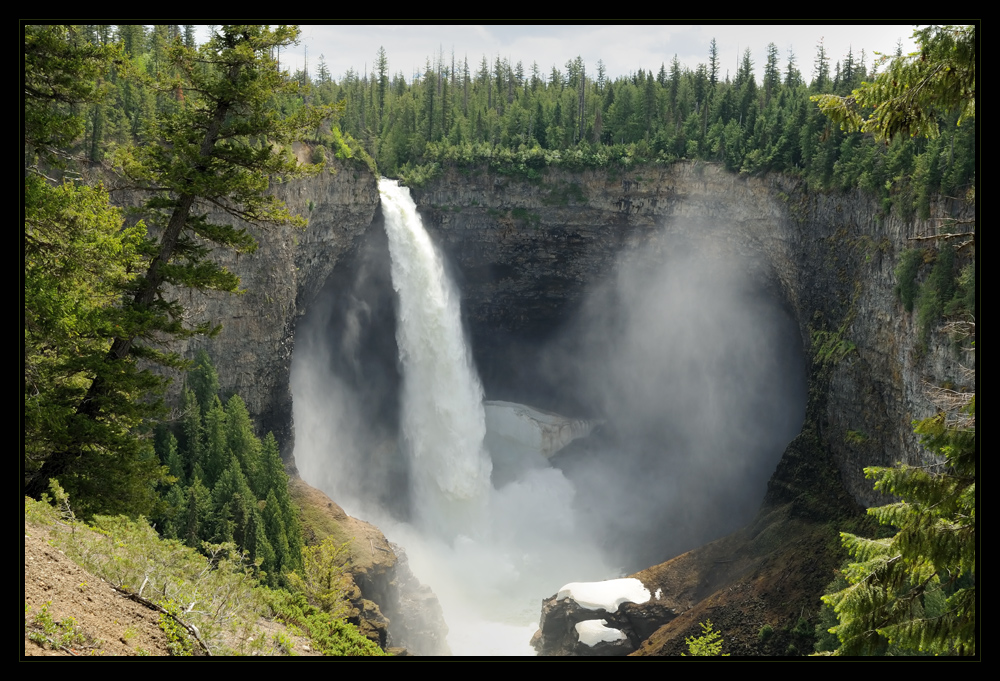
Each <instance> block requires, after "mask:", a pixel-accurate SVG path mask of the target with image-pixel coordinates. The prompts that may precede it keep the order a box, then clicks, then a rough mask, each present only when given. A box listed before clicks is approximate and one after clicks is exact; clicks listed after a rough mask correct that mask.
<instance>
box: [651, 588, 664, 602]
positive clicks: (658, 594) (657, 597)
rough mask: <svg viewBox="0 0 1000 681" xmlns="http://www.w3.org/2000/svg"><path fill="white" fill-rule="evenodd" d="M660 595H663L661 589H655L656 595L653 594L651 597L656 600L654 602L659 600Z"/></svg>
mask: <svg viewBox="0 0 1000 681" xmlns="http://www.w3.org/2000/svg"><path fill="white" fill-rule="evenodd" d="M662 594H663V589H657V590H656V593H655V594H653V596H654V598H656V600H660V596H661V595H662Z"/></svg>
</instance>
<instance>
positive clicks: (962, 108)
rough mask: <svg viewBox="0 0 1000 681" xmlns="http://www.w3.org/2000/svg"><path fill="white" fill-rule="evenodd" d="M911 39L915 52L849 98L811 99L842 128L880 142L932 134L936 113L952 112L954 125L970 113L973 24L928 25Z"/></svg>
mask: <svg viewBox="0 0 1000 681" xmlns="http://www.w3.org/2000/svg"><path fill="white" fill-rule="evenodd" d="M913 37H914V38H915V39H916V40H917V42H918V43H919V45H920V51H919V52H916V53H914V54H911V55H907V56H902V55H900V56H899V57H898V58H896V59H892V60H891V61H890V62H889V66H888V68H887V69H886V70H885V71H883V72H882V73H880V74H879V75H878V76H877V77H876V78H875V79H874V80H873V81H872V82H870V83H865V84H863V85H862V86H861V87H860V88H858V89H856V90H854V92H853V93H852V94H851V96H849V97H838V96H836V95H817V96H815V97H814V98H813V100H814V101H816V102H818V103H819V106H820V108H821V109H822V110H823V112H824V113H825V114H827V115H828V116H830V117H832V118H834V119H835V120H836V121H838V122H839V123H840V124H841V127H842V128H843V129H845V130H848V131H857V130H861V131H863V132H871V133H873V134H874V135H875V136H876V137H877V138H878V139H881V140H888V139H890V138H892V137H894V136H896V135H906V136H910V137H912V136H914V135H922V136H925V137H937V135H938V134H939V128H938V118H939V113H940V112H941V111H948V110H953V109H954V110H957V111H958V112H959V116H958V120H957V124H958V125H961V123H962V121H963V120H965V119H966V118H970V117H973V116H975V113H976V55H977V52H976V30H975V27H973V26H965V27H955V26H931V27H928V28H925V29H921V30H918V31H915V32H914V34H913ZM821 47H822V45H821ZM868 110H871V113H870V114H867V115H866V112H867V111H868Z"/></svg>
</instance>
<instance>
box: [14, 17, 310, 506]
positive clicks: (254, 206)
mask: <svg viewBox="0 0 1000 681" xmlns="http://www.w3.org/2000/svg"><path fill="white" fill-rule="evenodd" d="M158 28H159V27H158ZM27 35H28V36H30V35H31V34H30V33H29V34H27ZM34 35H35V37H36V38H37V40H34V41H29V40H28V38H27V37H26V42H25V52H26V57H27V56H29V55H42V56H39V57H37V58H33V60H28V61H29V63H36V64H43V65H44V64H45V63H46V59H45V54H46V52H45V49H43V48H44V47H47V46H50V45H55V46H56V47H58V46H59V42H58V40H55V39H52V36H51V34H49V33H47V32H44V31H38V32H35V34H34ZM297 36H298V30H297V29H295V28H291V27H285V26H282V27H278V28H276V29H274V30H272V29H270V28H268V27H264V26H223V27H222V28H221V29H220V31H219V32H218V33H216V34H215V35H214V36H213V37H212V39H211V40H210V41H209V42H208V43H207V44H206V45H203V46H202V47H201V48H200V49H198V50H195V49H193V48H190V47H187V46H185V45H183V43H182V42H181V41H179V40H178V41H176V42H175V43H173V44H172V45H163V46H160V42H159V38H158V37H162V36H160V32H158V33H156V34H155V35H154V45H156V46H160V47H162V49H163V55H161V56H162V59H163V60H165V61H167V62H169V66H170V68H169V69H164V71H165V72H172V73H173V74H176V75H175V76H174V77H172V79H171V80H169V81H168V82H167V83H165V85H166V86H168V88H169V91H170V92H172V93H174V94H175V95H177V94H178V93H179V96H178V101H177V102H176V103H175V106H173V107H172V109H171V110H168V111H167V112H166V113H163V114H161V115H160V116H159V117H158V118H157V119H155V120H154V121H150V122H149V127H148V129H147V130H146V131H145V133H144V136H145V137H146V138H147V139H148V140H149V142H148V143H147V144H144V145H142V146H140V147H132V148H126V149H123V150H122V151H121V153H120V154H119V156H118V157H117V159H116V163H117V165H118V167H119V168H120V170H121V171H122V173H123V174H124V175H125V177H126V178H128V180H129V181H130V182H131V183H132V184H133V186H134V188H135V189H137V190H140V191H146V192H148V193H149V194H150V196H151V198H150V199H149V200H148V201H147V202H146V204H145V212H146V215H145V219H146V221H147V224H148V225H150V226H153V227H155V228H156V231H155V232H154V233H157V234H158V235H159V236H158V238H157V239H156V240H155V241H150V242H149V244H148V247H149V250H150V253H151V254H152V257H151V260H150V262H149V265H148V267H147V268H146V271H145V275H144V276H143V277H142V278H141V280H140V281H139V282H138V284H136V285H135V286H134V288H133V290H134V294H133V295H132V296H131V297H130V299H129V300H128V301H127V302H126V304H125V305H124V306H123V308H122V310H123V315H122V319H121V320H120V323H119V324H117V325H116V327H115V329H114V331H113V332H112V333H111V334H109V340H110V346H111V347H110V350H109V351H107V352H106V353H105V354H104V356H103V359H98V358H95V361H94V362H93V363H92V364H93V366H92V367H90V371H91V376H92V378H91V380H90V385H89V388H88V390H87V394H86V396H85V397H84V398H83V399H82V400H81V401H80V402H79V404H78V406H77V408H76V412H75V417H76V420H77V421H78V422H79V423H78V427H77V428H76V429H75V432H76V433H78V434H79V436H80V437H81V438H83V441H77V442H74V443H70V445H69V446H66V447H62V448H59V449H58V450H57V451H53V452H52V453H50V454H49V455H48V456H47V457H46V459H45V461H44V463H43V464H42V466H41V467H40V468H39V469H38V470H36V471H35V472H34V474H33V475H32V476H31V478H30V479H29V480H28V481H27V484H26V485H25V493H26V494H28V495H30V496H33V497H38V496H40V495H41V493H42V492H43V491H44V490H45V489H46V488H47V485H48V480H49V479H50V478H52V477H55V476H61V475H63V474H64V473H71V474H75V475H78V476H81V475H87V476H92V475H101V474H102V471H103V474H104V475H107V474H108V473H109V472H110V470H112V467H111V466H108V465H107V464H102V463H101V458H102V457H106V456H119V457H120V456H124V457H126V458H128V457H131V458H132V459H135V460H138V459H139V458H141V457H140V449H141V442H140V441H139V440H138V439H136V438H135V435H134V427H135V425H136V424H135V418H137V417H138V418H140V419H141V418H143V417H145V416H147V415H148V413H149V410H148V409H146V410H145V411H143V409H141V405H143V404H148V402H147V401H146V399H145V398H144V396H146V395H148V394H149V393H150V391H152V390H154V389H156V388H158V387H160V386H162V380H161V379H160V378H159V377H158V376H157V375H155V374H153V373H152V372H150V371H149V370H140V369H139V367H138V365H137V364H136V360H138V359H147V360H154V361H158V362H160V363H162V364H164V365H166V366H173V367H179V366H181V365H182V362H181V361H180V358H179V357H177V356H175V355H171V354H169V353H164V352H162V351H160V350H157V349H155V348H154V347H152V346H151V345H147V344H145V343H143V341H144V340H145V339H148V338H151V337H154V336H156V335H158V334H164V333H166V334H170V335H173V336H175V337H177V336H179V337H184V336H189V335H191V334H192V333H203V332H209V331H211V326H210V325H208V324H204V325H200V326H199V327H197V328H194V329H191V328H186V327H185V326H184V325H183V322H182V319H183V309H182V307H181V305H180V304H179V303H178V302H177V301H172V300H170V299H169V296H166V295H164V293H165V287H166V286H167V285H175V286H186V287H192V288H197V289H217V290H224V291H233V290H235V289H236V288H237V285H238V279H237V278H236V276H235V275H233V274H232V273H231V272H229V271H227V270H225V269H224V268H222V267H219V266H217V265H215V264H213V263H212V262H211V261H209V260H208V259H207V255H208V253H209V250H210V248H209V246H210V245H218V246H223V247H229V248H234V249H236V250H239V251H245V252H249V251H252V250H253V249H254V247H255V245H256V243H255V241H254V239H253V237H252V236H250V235H249V234H248V233H247V232H246V231H245V230H244V229H239V228H235V227H233V226H231V225H228V224H216V223H212V222H210V221H209V220H208V219H207V210H208V208H209V207H215V208H219V209H222V210H223V211H225V212H226V213H228V214H230V215H232V216H233V217H235V218H238V219H241V220H244V221H247V222H251V223H258V224H287V223H292V224H304V220H302V219H301V218H296V217H295V216H293V215H292V214H291V213H289V211H288V210H287V209H286V208H285V207H284V205H283V204H281V202H280V201H278V200H277V199H275V198H274V197H273V196H268V195H267V194H266V190H267V188H268V182H269V178H270V177H271V176H275V175H277V176H283V177H290V176H294V175H296V174H300V173H301V172H303V171H304V170H305V169H304V168H302V167H300V166H299V165H298V164H297V162H296V161H295V159H294V158H293V157H291V156H290V155H287V154H286V152H285V151H284V150H283V149H282V147H281V145H287V144H289V143H290V142H291V141H293V140H294V139H296V138H297V137H298V136H300V135H302V134H304V133H305V132H306V131H308V130H311V129H315V127H316V123H317V119H318V118H319V117H321V116H322V115H323V114H324V112H321V111H320V112H317V111H313V110H311V109H309V108H303V109H302V110H301V111H300V113H299V114H298V115H297V116H295V117H293V118H285V119H281V118H279V117H278V115H277V112H275V111H274V110H273V109H272V108H271V102H272V101H273V98H274V97H275V96H276V95H281V94H283V93H289V92H292V91H293V90H294V89H295V88H296V87H297V86H296V85H295V84H294V83H290V82H289V81H288V80H287V79H286V78H285V77H284V76H283V75H282V74H281V73H280V72H279V71H278V68H277V65H276V64H275V63H274V61H273V60H272V59H271V52H272V50H273V49H274V48H275V47H279V46H284V45H288V44H291V43H292V42H294V41H295V40H296V38H297ZM43 38H44V39H45V40H43ZM158 49H159V48H158ZM49 61H51V59H50V60H49ZM83 63H84V64H85V65H86V64H88V63H89V62H88V61H86V60H84V62H83ZM83 68H84V67H83V66H81V67H79V68H78V69H77V71H80V72H84V73H86V72H85V71H82V70H83ZM36 71H37V69H36ZM26 72H27V73H26V75H28V73H31V71H29V70H28V69H27V68H26ZM36 80H44V79H29V81H28V82H29V83H31V84H32V88H33V91H36V92H38V97H37V99H38V100H39V101H41V102H44V101H45V99H46V98H48V99H49V100H53V98H54V97H55V94H54V93H53V92H52V91H45V90H44V89H43V88H42V87H41V85H39V86H38V87H35V85H34V83H35V81H36ZM67 87H68V86H67ZM26 91H27V90H26ZM68 92H69V95H67V96H68V97H72V96H75V95H74V93H75V90H72V89H70V90H69V91H68ZM56 94H57V93H56ZM57 99H58V98H56V100H57ZM53 101H55V100H53ZM34 111H35V110H33V109H31V110H29V111H27V112H26V118H28V119H29V121H33V123H32V125H30V126H28V129H29V130H32V129H34V130H36V132H35V133H33V134H32V139H31V140H29V139H28V138H27V137H26V147H27V146H29V142H30V148H31V149H32V150H36V151H37V150H38V149H42V148H45V147H46V146H49V145H53V144H55V143H58V142H60V141H61V138H59V137H54V134H55V133H53V132H51V131H52V130H53V129H54V128H53V126H52V125H50V124H48V123H46V121H47V120H49V119H46V118H44V116H42V115H41V114H35V112H34ZM52 120H55V119H52ZM56 127H58V126H56ZM137 410H138V413H137ZM121 414H127V415H132V418H126V419H120V418H117V417H118V416H119V415H121ZM130 438H132V439H131V441H130ZM83 469H86V471H87V472H86V473H85V474H84V473H83V472H82V471H83Z"/></svg>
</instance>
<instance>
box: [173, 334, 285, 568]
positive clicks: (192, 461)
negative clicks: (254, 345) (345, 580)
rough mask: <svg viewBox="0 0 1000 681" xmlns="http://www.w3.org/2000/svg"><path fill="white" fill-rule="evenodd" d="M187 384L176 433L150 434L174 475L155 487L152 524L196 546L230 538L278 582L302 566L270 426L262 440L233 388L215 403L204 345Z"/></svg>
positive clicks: (215, 382)
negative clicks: (157, 504)
mask: <svg viewBox="0 0 1000 681" xmlns="http://www.w3.org/2000/svg"><path fill="white" fill-rule="evenodd" d="M187 385H188V386H189V389H188V390H186V391H185V412H186V413H185V415H184V419H183V423H182V425H181V428H179V429H177V430H178V435H180V436H181V438H177V437H175V436H174V435H173V433H172V432H170V431H169V430H167V429H164V430H163V433H164V434H161V436H160V437H158V438H157V443H156V450H157V453H158V455H159V458H160V461H161V462H162V463H163V464H164V465H167V466H169V467H170V470H171V473H172V475H174V477H175V478H176V480H175V481H174V482H173V484H169V485H164V486H163V488H162V504H161V510H160V512H159V514H158V515H157V516H155V517H154V519H155V520H156V523H157V526H159V527H160V528H162V530H161V531H162V533H163V535H164V536H165V537H168V538H172V539H180V540H182V541H183V542H184V543H186V544H187V545H188V546H190V547H191V548H195V549H197V548H200V547H201V546H202V545H203V542H209V543H219V542H227V541H232V542H234V543H235V544H236V545H237V546H239V547H240V549H241V550H243V551H246V552H247V555H248V557H249V559H250V561H251V563H253V564H254V566H255V569H256V570H257V572H256V575H257V577H258V578H259V579H260V580H262V581H264V582H266V583H267V584H269V585H271V586H279V585H284V584H286V579H287V577H286V573H288V572H291V571H293V570H298V569H301V567H302V532H301V523H300V522H299V518H298V512H297V509H296V508H295V506H294V504H293V503H292V500H291V497H290V495H289V492H288V475H287V474H286V473H285V468H284V463H283V462H282V460H281V455H280V453H279V451H278V443H277V440H275V438H274V435H273V434H271V433H268V434H267V436H266V437H265V438H264V440H263V441H262V440H260V438H258V437H257V436H256V434H255V432H254V430H255V428H254V424H253V422H252V421H251V420H250V416H249V414H248V413H247V409H246V405H245V404H244V403H243V400H242V399H241V398H240V397H239V395H233V396H232V397H230V398H229V400H228V401H227V403H226V405H225V406H223V405H222V403H221V401H220V400H219V395H218V390H219V380H218V376H217V374H216V371H215V367H214V366H212V362H211V360H210V358H209V357H208V355H207V354H206V353H205V352H203V351H202V352H199V353H198V355H197V358H196V359H195V363H194V366H193V367H192V369H191V370H190V371H189V372H188V374H187ZM202 424H204V425H202Z"/></svg>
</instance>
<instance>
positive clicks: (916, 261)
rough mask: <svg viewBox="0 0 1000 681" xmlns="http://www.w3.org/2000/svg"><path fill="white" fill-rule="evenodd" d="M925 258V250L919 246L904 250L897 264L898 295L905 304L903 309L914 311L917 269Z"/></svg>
mask: <svg viewBox="0 0 1000 681" xmlns="http://www.w3.org/2000/svg"><path fill="white" fill-rule="evenodd" d="M923 260H924V252H923V251H922V250H920V249H917V248H910V249H907V250H905V251H903V253H902V255H900V256H899V264H898V265H896V271H895V275H896V295H898V296H899V301H900V302H901V303H902V304H903V309H904V310H906V311H907V312H913V302H914V300H915V299H916V297H917V290H918V286H917V281H916V280H917V271H918V270H919V268H920V265H921V263H922V262H923Z"/></svg>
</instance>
